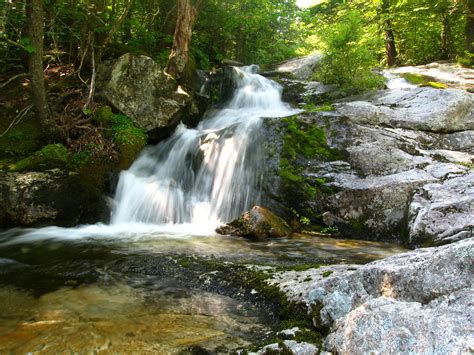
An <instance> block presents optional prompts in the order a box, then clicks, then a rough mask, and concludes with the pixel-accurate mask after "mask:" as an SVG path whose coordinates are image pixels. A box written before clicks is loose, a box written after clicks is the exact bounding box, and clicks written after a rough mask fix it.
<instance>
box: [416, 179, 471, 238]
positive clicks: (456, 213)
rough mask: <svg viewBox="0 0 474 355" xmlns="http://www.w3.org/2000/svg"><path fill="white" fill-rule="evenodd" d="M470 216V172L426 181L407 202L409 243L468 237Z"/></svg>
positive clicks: (469, 235)
mask: <svg viewBox="0 0 474 355" xmlns="http://www.w3.org/2000/svg"><path fill="white" fill-rule="evenodd" d="M451 171H452V170H451ZM473 216H474V172H471V173H470V174H468V175H464V176H460V177H455V178H452V179H450V180H447V181H444V182H439V183H434V184H427V185H425V186H423V188H422V189H420V191H419V192H417V193H416V194H415V195H414V197H413V200H412V202H411V204H410V210H409V220H410V222H409V233H410V234H409V238H410V244H413V245H421V244H426V243H428V244H443V243H448V242H454V241H457V240H460V239H465V238H469V237H472V236H474V217H473Z"/></svg>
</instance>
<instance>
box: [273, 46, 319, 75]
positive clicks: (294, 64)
mask: <svg viewBox="0 0 474 355" xmlns="http://www.w3.org/2000/svg"><path fill="white" fill-rule="evenodd" d="M322 58H323V56H322V54H320V53H316V54H311V55H309V56H306V57H300V58H295V59H290V60H287V61H285V62H283V63H279V64H277V65H276V66H275V68H274V71H275V72H277V73H279V74H287V75H288V74H289V75H291V76H292V77H293V78H295V79H298V80H309V79H310V78H311V76H312V75H313V71H314V69H315V68H316V66H317V65H318V64H319V63H321V59H322Z"/></svg>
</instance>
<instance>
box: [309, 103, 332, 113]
mask: <svg viewBox="0 0 474 355" xmlns="http://www.w3.org/2000/svg"><path fill="white" fill-rule="evenodd" d="M303 109H304V110H305V111H306V112H327V111H334V110H335V108H334V106H333V105H331V104H327V103H326V104H322V105H315V104H314V103H312V102H310V103H307V104H306V105H304V107H303Z"/></svg>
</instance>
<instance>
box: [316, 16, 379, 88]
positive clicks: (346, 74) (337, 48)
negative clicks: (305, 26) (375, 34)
mask: <svg viewBox="0 0 474 355" xmlns="http://www.w3.org/2000/svg"><path fill="white" fill-rule="evenodd" d="M338 16H339V17H338V22H336V23H335V24H331V25H329V24H328V25H326V26H324V27H322V29H321V30H320V36H321V40H322V42H323V44H324V49H323V52H324V54H325V57H324V59H323V63H322V65H321V67H320V68H319V69H318V70H317V72H316V74H315V75H316V79H317V80H320V81H323V82H324V83H328V84H337V85H339V86H341V87H343V88H351V89H355V90H356V91H364V90H367V89H372V88H377V87H381V86H382V85H383V83H384V80H383V78H382V77H381V76H380V75H378V74H375V73H373V72H372V68H373V67H374V66H375V65H376V64H377V58H376V56H375V54H374V52H373V51H371V47H372V45H373V44H372V43H370V39H368V38H366V37H364V31H363V26H364V23H363V18H362V15H361V14H360V12H359V11H357V10H348V11H340V12H339V14H338Z"/></svg>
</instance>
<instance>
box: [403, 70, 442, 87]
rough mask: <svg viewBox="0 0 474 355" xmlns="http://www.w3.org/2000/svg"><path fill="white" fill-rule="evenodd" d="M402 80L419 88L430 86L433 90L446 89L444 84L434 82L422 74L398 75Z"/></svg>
mask: <svg viewBox="0 0 474 355" xmlns="http://www.w3.org/2000/svg"><path fill="white" fill-rule="evenodd" d="M400 76H401V77H402V78H404V79H405V80H407V81H408V82H410V83H411V84H414V85H419V86H430V87H433V88H435V89H446V88H447V87H448V86H447V85H446V84H443V83H440V82H439V81H436V80H435V79H434V78H433V77H431V76H428V75H423V74H414V73H403V74H400Z"/></svg>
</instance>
